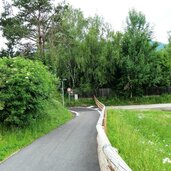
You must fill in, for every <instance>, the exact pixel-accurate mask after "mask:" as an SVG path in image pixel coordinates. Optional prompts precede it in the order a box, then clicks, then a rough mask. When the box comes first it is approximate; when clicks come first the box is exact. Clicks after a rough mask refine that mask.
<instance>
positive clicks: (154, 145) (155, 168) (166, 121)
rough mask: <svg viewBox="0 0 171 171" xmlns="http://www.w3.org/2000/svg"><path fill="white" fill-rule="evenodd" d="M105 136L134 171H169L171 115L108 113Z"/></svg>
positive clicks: (170, 165) (112, 111)
mask: <svg viewBox="0 0 171 171" xmlns="http://www.w3.org/2000/svg"><path fill="white" fill-rule="evenodd" d="M107 123H108V124H107V134H108V137H109V139H110V141H111V143H112V145H113V146H114V147H116V148H118V150H119V153H120V155H121V156H122V157H123V159H124V160H125V161H126V163H127V164H128V165H129V166H130V167H131V168H132V169H133V170H150V171H161V170H162V171H169V170H171V134H170V130H171V124H170V123H171V112H170V111H132V110H109V111H108V118H107Z"/></svg>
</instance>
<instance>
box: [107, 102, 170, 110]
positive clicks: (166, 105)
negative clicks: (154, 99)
mask: <svg viewBox="0 0 171 171" xmlns="http://www.w3.org/2000/svg"><path fill="white" fill-rule="evenodd" d="M108 109H125V110H127V109H135V110H136V109H137V110H141V109H142V110H143V109H154V110H171V103H163V104H147V105H127V106H110V107H108Z"/></svg>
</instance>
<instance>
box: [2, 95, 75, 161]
mask: <svg viewBox="0 0 171 171" xmlns="http://www.w3.org/2000/svg"><path fill="white" fill-rule="evenodd" d="M55 96H58V95H56V93H55ZM57 100H58V99H56V97H55V98H54V97H52V98H51V99H49V100H48V101H43V103H42V107H43V108H42V109H41V110H40V113H41V114H42V115H43V114H44V113H46V116H45V117H44V118H42V119H39V120H34V121H33V122H32V123H31V124H30V125H28V126H27V127H25V128H22V129H21V128H12V129H9V128H7V127H3V126H2V125H0V161H2V160H4V159H5V158H7V157H8V156H10V155H11V154H12V153H14V152H16V151H18V150H20V149H22V148H23V147H25V146H27V145H29V144H31V143H32V142H33V141H35V140H36V139H37V138H39V137H41V136H43V135H45V134H47V133H48V132H50V131H51V130H53V129H55V128H57V127H59V126H61V125H62V124H64V123H66V122H67V121H69V120H70V119H72V114H71V113H70V112H68V110H66V109H65V108H64V107H63V106H62V105H61V104H60V103H59V102H58V101H57Z"/></svg>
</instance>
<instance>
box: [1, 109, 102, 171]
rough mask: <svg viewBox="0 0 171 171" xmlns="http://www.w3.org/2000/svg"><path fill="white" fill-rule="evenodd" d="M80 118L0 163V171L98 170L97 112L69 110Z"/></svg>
mask: <svg viewBox="0 0 171 171" xmlns="http://www.w3.org/2000/svg"><path fill="white" fill-rule="evenodd" d="M71 110H72V111H77V112H79V116H78V117H75V118H74V119H73V120H71V121H69V122H68V123H66V124H65V125H63V126H61V127H59V128H57V129H55V130H53V131H52V132H50V133H49V134H47V135H45V136H43V137H41V138H39V139H37V140H36V141H34V142H33V143H32V144H31V145H29V146H27V147H26V148H23V149H22V150H21V151H19V152H18V153H16V154H15V155H13V156H12V157H10V158H9V159H8V160H6V161H5V162H3V163H1V164H0V171H99V170H100V168H99V163H98V157H97V142H96V137H97V132H96V123H97V120H98V118H99V113H98V112H97V111H95V110H92V109H88V108H72V109H71Z"/></svg>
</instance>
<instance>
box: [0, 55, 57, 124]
mask: <svg viewBox="0 0 171 171" xmlns="http://www.w3.org/2000/svg"><path fill="white" fill-rule="evenodd" d="M0 78H1V80H0V102H1V104H2V106H1V110H0V122H1V123H2V124H5V125H8V126H10V125H16V126H26V125H27V124H29V123H30V122H32V121H33V120H35V119H37V118H41V117H42V116H40V114H41V113H40V112H39V110H40V109H41V108H42V105H41V103H42V101H44V100H48V99H50V98H51V95H52V94H53V92H54V91H55V88H56V86H55V85H56V84H58V82H57V79H56V78H55V77H54V76H53V75H52V74H51V73H50V72H49V71H48V70H47V68H46V67H45V66H44V65H43V64H42V63H41V62H40V61H31V60H29V59H24V58H21V57H15V58H1V59H0Z"/></svg>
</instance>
